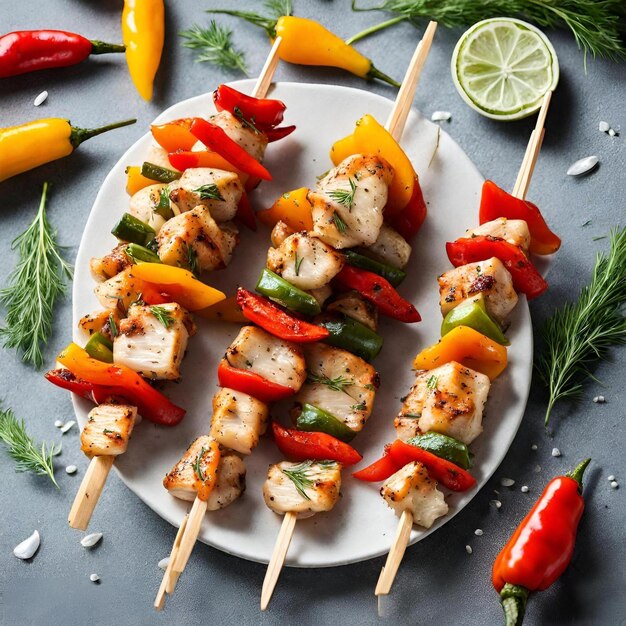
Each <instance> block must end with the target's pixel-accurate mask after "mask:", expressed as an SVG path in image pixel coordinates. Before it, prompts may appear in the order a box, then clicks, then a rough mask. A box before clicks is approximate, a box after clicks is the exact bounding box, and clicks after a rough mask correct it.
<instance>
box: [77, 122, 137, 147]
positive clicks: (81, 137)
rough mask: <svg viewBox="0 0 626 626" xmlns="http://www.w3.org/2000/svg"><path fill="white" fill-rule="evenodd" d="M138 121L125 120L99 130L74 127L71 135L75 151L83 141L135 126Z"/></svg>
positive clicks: (101, 127)
mask: <svg viewBox="0 0 626 626" xmlns="http://www.w3.org/2000/svg"><path fill="white" fill-rule="evenodd" d="M136 121H137V120H136V119H132V120H124V121H123V122H115V124H108V125H107V126H100V127H99V128H78V127H76V126H72V132H71V134H70V143H71V144H72V146H73V147H74V149H76V148H78V146H80V144H81V143H83V141H87V139H91V138H92V137H95V136H96V135H100V134H102V133H106V132H107V131H109V130H113V129H115V128H122V127H123V126H130V124H134V123H135V122H136Z"/></svg>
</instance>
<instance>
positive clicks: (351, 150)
mask: <svg viewBox="0 0 626 626" xmlns="http://www.w3.org/2000/svg"><path fill="white" fill-rule="evenodd" d="M357 152H358V149H357V147H356V142H355V140H354V135H353V134H352V135H348V136H347V137H344V138H343V139H338V140H337V141H335V143H334V144H333V145H332V148H331V149H330V160H331V161H332V162H333V164H334V165H335V166H337V165H339V164H340V163H341V162H342V161H343V160H344V159H347V158H348V157H349V156H352V155H353V154H357Z"/></svg>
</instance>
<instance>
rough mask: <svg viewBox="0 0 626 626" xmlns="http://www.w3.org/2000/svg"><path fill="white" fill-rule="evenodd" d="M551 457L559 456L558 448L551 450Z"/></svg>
mask: <svg viewBox="0 0 626 626" xmlns="http://www.w3.org/2000/svg"><path fill="white" fill-rule="evenodd" d="M552 456H561V451H560V450H559V449H558V448H552Z"/></svg>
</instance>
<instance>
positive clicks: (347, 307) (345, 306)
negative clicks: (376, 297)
mask: <svg viewBox="0 0 626 626" xmlns="http://www.w3.org/2000/svg"><path fill="white" fill-rule="evenodd" d="M326 310H327V311H328V312H329V313H341V314H342V315H345V316H346V317H351V318H352V319H354V320H356V321H357V322H361V324H363V325H364V326H367V327H368V328H369V329H370V330H373V331H374V332H376V329H377V328H378V307H376V305H375V304H373V303H371V302H370V301H369V300H366V299H365V298H364V297H363V296H362V295H361V294H360V293H359V292H358V291H346V292H344V293H341V294H339V295H338V296H337V297H336V298H334V299H333V301H332V302H329V303H328V305H327V306H326Z"/></svg>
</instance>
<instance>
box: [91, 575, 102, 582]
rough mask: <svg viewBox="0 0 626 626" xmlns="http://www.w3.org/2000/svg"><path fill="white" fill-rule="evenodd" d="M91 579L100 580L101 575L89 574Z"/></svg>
mask: <svg viewBox="0 0 626 626" xmlns="http://www.w3.org/2000/svg"><path fill="white" fill-rule="evenodd" d="M89 580H90V581H91V582H92V583H97V582H98V581H99V580H100V576H98V574H92V575H91V576H89Z"/></svg>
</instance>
